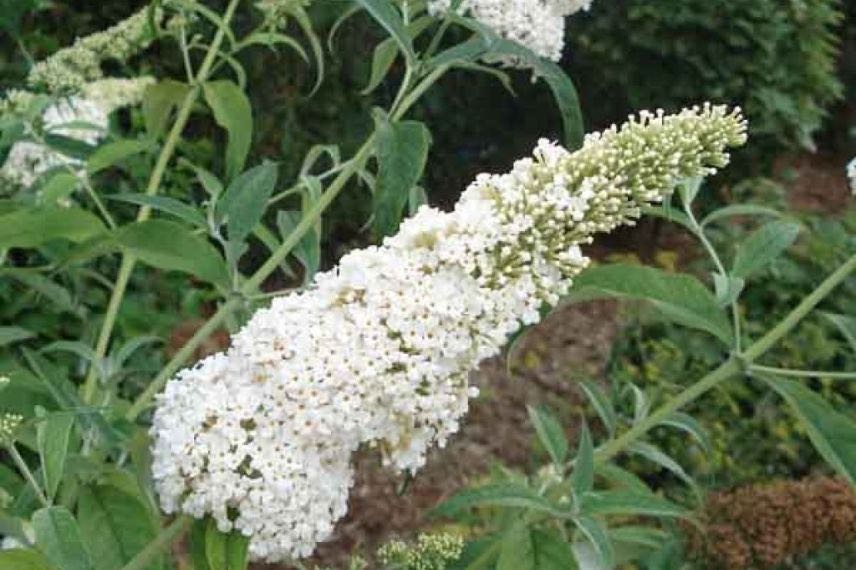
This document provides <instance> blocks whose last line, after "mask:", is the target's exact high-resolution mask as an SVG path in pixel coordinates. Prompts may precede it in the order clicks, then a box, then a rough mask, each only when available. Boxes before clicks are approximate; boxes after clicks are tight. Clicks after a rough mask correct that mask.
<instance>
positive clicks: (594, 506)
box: [582, 491, 690, 518]
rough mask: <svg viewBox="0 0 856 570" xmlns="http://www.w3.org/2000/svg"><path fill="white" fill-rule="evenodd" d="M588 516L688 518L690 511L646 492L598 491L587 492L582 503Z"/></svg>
mask: <svg viewBox="0 0 856 570" xmlns="http://www.w3.org/2000/svg"><path fill="white" fill-rule="evenodd" d="M582 512H583V513H584V514H586V515H588V516H605V515H622V516H652V517H678V518H689V516H690V511H688V510H686V509H685V508H683V507H681V506H680V505H676V504H675V503H673V502H671V501H669V500H667V499H663V498H661V497H658V496H657V495H653V494H648V493H634V492H631V491H598V492H594V493H588V494H587V495H586V496H585V499H584V500H583V503H582Z"/></svg>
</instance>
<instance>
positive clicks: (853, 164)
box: [847, 158, 856, 195]
mask: <svg viewBox="0 0 856 570" xmlns="http://www.w3.org/2000/svg"><path fill="white" fill-rule="evenodd" d="M847 181H848V182H849V183H850V191H851V192H852V193H853V194H854V195H856V158H854V159H853V160H851V161H850V162H849V163H848V164H847Z"/></svg>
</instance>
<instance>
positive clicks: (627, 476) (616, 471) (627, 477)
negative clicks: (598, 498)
mask: <svg viewBox="0 0 856 570" xmlns="http://www.w3.org/2000/svg"><path fill="white" fill-rule="evenodd" d="M595 472H596V473H597V475H598V476H600V477H603V478H604V479H606V480H607V481H609V482H610V483H612V485H614V486H616V487H618V488H623V489H625V490H627V491H632V492H633V493H639V494H643V495H645V494H649V493H651V489H649V488H648V485H646V484H645V481H643V480H642V479H640V478H639V477H638V476H637V475H635V474H634V473H632V472H631V471H628V470H627V469H624V468H622V467H619V466H618V465H615V464H614V463H600V464H598V465H596V466H595Z"/></svg>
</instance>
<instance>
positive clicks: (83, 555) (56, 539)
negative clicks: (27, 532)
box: [32, 507, 93, 570]
mask: <svg viewBox="0 0 856 570" xmlns="http://www.w3.org/2000/svg"><path fill="white" fill-rule="evenodd" d="M32 524H33V531H34V532H35V535H36V546H37V547H38V548H39V550H41V552H42V553H43V554H44V555H45V557H46V558H47V559H48V560H50V561H51V563H53V564H54V565H56V566H58V567H59V568H62V570H93V566H92V560H91V559H90V557H89V553H88V552H87V551H86V547H85V546H84V545H83V541H82V540H81V538H80V529H79V528H78V526H77V521H75V520H74V517H73V516H72V514H71V512H69V510H68V509H66V508H65V507H46V508H43V509H40V510H38V511H36V512H35V513H34V514H33V520H32Z"/></svg>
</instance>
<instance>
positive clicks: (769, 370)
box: [749, 364, 856, 380]
mask: <svg viewBox="0 0 856 570" xmlns="http://www.w3.org/2000/svg"><path fill="white" fill-rule="evenodd" d="M749 370H750V371H752V372H762V373H766V374H776V375H778V376H793V377H795V378H832V379H839V380H856V372H826V371H824V370H793V369H791V368H777V367H775V366H761V365H760V364H753V365H751V366H750V367H749Z"/></svg>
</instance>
